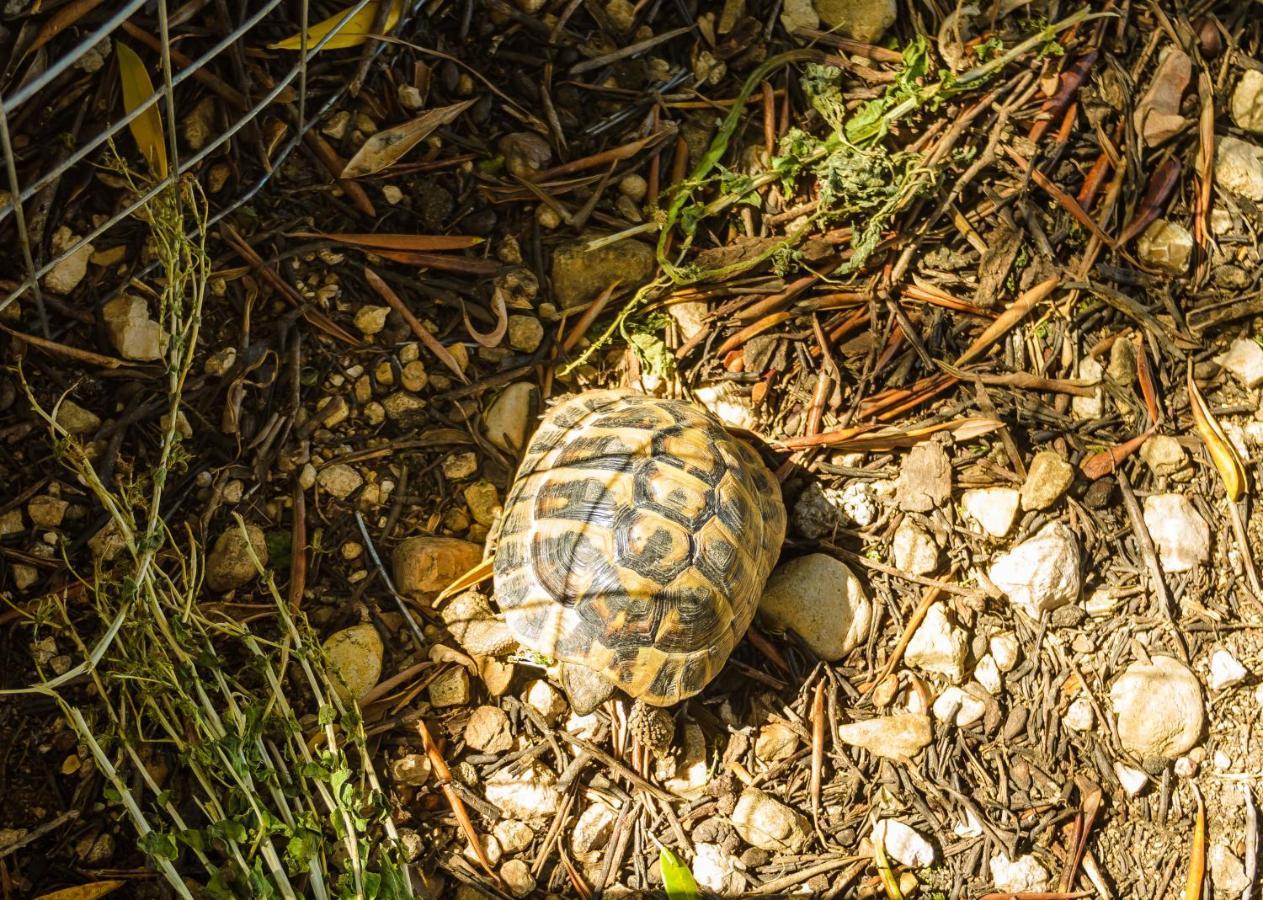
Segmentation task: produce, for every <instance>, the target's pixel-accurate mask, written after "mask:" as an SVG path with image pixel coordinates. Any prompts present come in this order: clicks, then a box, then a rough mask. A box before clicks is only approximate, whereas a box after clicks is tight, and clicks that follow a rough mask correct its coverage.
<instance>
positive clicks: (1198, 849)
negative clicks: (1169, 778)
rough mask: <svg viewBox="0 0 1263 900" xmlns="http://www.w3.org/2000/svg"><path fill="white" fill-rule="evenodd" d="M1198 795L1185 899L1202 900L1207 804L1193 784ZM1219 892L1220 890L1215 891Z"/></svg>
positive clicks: (1204, 874)
mask: <svg viewBox="0 0 1263 900" xmlns="http://www.w3.org/2000/svg"><path fill="white" fill-rule="evenodd" d="M1192 788H1193V795H1194V796H1196V797H1197V819H1196V820H1194V822H1193V847H1192V849H1191V850H1190V851H1189V855H1188V881H1186V882H1185V883H1184V900H1201V896H1202V881H1203V880H1204V879H1205V877H1206V805H1205V804H1204V803H1203V802H1202V792H1201V791H1199V790H1198V789H1197V785H1192ZM1215 893H1216V894H1218V893H1219V891H1218V890H1216V891H1215Z"/></svg>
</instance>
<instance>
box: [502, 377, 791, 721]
mask: <svg viewBox="0 0 1263 900" xmlns="http://www.w3.org/2000/svg"><path fill="white" fill-rule="evenodd" d="M504 510H505V511H504V518H503V521H502V527H501V533H500V541H499V545H498V547H497V549H496V559H495V588H496V597H497V599H498V600H499V603H500V608H501V609H502V610H503V611H504V614H505V619H506V621H507V622H508V625H509V628H510V629H512V631H513V633H514V635H515V636H516V637H517V639H518V640H519V641H520V642H521V643H522V644H524V645H526V646H527V647H530V648H532V649H534V650H536V651H538V652H540V653H543V654H546V655H548V656H551V657H553V658H554V659H558V660H561V661H562V662H566V663H573V664H579V665H584V666H587V667H588V668H590V669H593V670H595V671H597V672H599V673H601V674H602V675H603V676H605V677H606V678H608V679H609V680H610V681H612V682H613V683H614V684H616V685H618V686H619V687H620V688H622V689H623V690H624V691H626V692H627V693H628V694H630V695H631V696H633V697H639V698H640V699H642V700H644V701H645V702H646V703H651V704H655V705H658V706H666V705H669V704H672V703H676V702H678V701H680V700H683V699H684V698H686V697H690V696H692V695H693V694H696V693H697V692H698V691H700V690H701V689H702V688H704V687H705V686H706V685H707V683H709V682H710V680H711V679H712V678H714V677H715V675H717V674H718V673H719V670H720V668H722V667H723V664H724V663H725V662H726V661H727V659H728V654H729V653H731V652H732V648H733V647H734V646H735V645H736V643H737V641H739V640H740V639H741V637H742V635H744V634H745V631H746V628H748V627H749V625H750V620H751V619H752V618H753V617H754V610H755V607H756V606H757V605H758V601H759V596H760V595H761V594H762V591H763V585H764V582H765V581H766V580H767V576H768V574H769V573H770V572H771V571H772V566H773V565H775V564H776V559H777V556H778V555H779V554H780V550H781V542H782V541H783V540H784V538H785V507H784V505H783V504H782V502H781V491H780V486H779V485H778V484H777V482H776V479H775V478H774V477H773V476H772V473H771V472H769V471H768V469H767V467H766V466H765V465H764V464H763V461H762V460H761V459H760V458H759V457H758V454H756V453H755V452H754V451H753V450H752V449H751V448H750V447H749V446H747V445H746V444H745V443H743V442H742V441H740V440H738V439H737V438H735V437H733V436H732V435H730V434H729V433H728V432H727V431H726V430H724V427H723V426H722V425H721V424H720V423H719V421H718V420H717V419H715V418H714V417H713V416H712V415H711V414H710V413H708V412H706V411H704V410H701V409H698V408H697V407H695V406H692V405H690V404H688V403H683V402H680V401H676V400H659V399H655V398H653V397H646V396H643V395H640V394H633V393H630V392H627V391H588V392H587V393H584V394H580V395H579V396H577V397H574V398H573V399H571V400H568V401H566V402H565V403H562V404H560V405H558V406H556V407H554V408H553V409H552V410H550V411H549V412H548V413H547V415H545V416H544V418H543V420H542V421H541V422H540V426H539V430H538V431H536V433H535V436H534V437H533V438H532V440H531V442H530V444H529V446H528V447H527V450H526V456H525V457H524V458H523V460H522V465H521V467H520V468H519V469H518V473H517V479H516V480H515V481H514V483H513V487H512V488H511V489H510V490H509V495H508V498H507V499H506V500H505V504H504Z"/></svg>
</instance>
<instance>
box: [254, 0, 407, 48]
mask: <svg viewBox="0 0 1263 900" xmlns="http://www.w3.org/2000/svg"><path fill="white" fill-rule="evenodd" d="M380 5H381V4H380V3H378V2H377V0H370V2H368V3H366V4H365V5H364V7H363V8H362V9H361V10H360V11H359V12H357V13H355V15H353V16H350V17H349V18H348V17H347V14H346V12H347V11H346V10H343V11H342V12H340V13H334V14H333V15H331V16H330V17H329V18H327V19H325V20H324V21H322V22H317V23H316V24H315V25H312V26H310V27H309V28H308V29H307V48H308V49H311V47H313V46H314V45H316V44H318V43H320V41H321V39H323V38H324V36H325V35H326V34H328V33H329V32H331V31H335V32H337V33H336V34H334V36H333V37H331V38H329V43H327V44H325V45H324V46H323V47H321V48H320V49H322V50H344V49H346V48H347V47H358V46H359V45H360V44H362V43H364V42H365V41H366V40H368V38H369V36H370V35H372V33H373V23H374V22H376V21H377V7H378V6H380ZM350 8H351V7H347V9H350ZM402 12H403V0H392V2H391V4H390V13H389V14H388V15H387V16H386V28H385V30H386V31H390V29H392V28H394V27H395V25H396V23H398V21H399V15H400V13H402ZM343 20H345V22H344V21H343ZM302 47H303V36H302V32H299V33H298V34H295V35H292V36H290V37H287V38H286V39H285V40H283V41H277V42H276V43H275V44H268V49H269V50H301V49H302Z"/></svg>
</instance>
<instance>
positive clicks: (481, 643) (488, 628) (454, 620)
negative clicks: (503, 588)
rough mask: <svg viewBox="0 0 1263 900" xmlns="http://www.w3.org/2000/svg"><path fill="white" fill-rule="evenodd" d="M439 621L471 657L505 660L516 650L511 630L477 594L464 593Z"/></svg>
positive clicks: (450, 602) (445, 606) (444, 607)
mask: <svg viewBox="0 0 1263 900" xmlns="http://www.w3.org/2000/svg"><path fill="white" fill-rule="evenodd" d="M439 617H440V618H441V619H442V620H443V624H444V625H446V626H447V630H448V631H450V632H451V633H452V637H453V638H455V639H456V643H458V644H460V645H461V647H463V648H464V649H465V652H466V653H469V654H470V655H471V656H475V657H480V656H506V655H508V654H509V653H512V652H513V651H514V650H515V649H517V640H516V639H514V637H513V632H511V631H509V626H508V625H505V624H504V620H502V619H501V618H500V617H499V616H497V615H496V614H495V613H494V612H493V611H492V609H491V604H490V603H489V602H488V600H487V598H486V597H485V596H483V595H482V594H480V593H478V592H477V591H465V592H464V593H462V594H457V595H456V596H455V597H453V598H451V599H450V600H448V601H447V602H446V603H444V604H443V605H442V607H441V608H440V609H439Z"/></svg>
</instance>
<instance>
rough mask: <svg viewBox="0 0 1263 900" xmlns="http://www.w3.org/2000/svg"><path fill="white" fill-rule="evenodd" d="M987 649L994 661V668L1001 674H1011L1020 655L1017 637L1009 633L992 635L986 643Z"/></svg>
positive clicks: (1020, 649) (1020, 650)
mask: <svg viewBox="0 0 1263 900" xmlns="http://www.w3.org/2000/svg"><path fill="white" fill-rule="evenodd" d="M988 647H989V648H990V650H991V656H992V657H993V658H994V659H995V664H996V668H998V669H999V670H1000V671H1001V672H1012V671H1013V669H1014V667H1015V666H1016V665H1017V661H1018V660H1019V659H1020V658H1021V655H1022V648H1021V646H1020V645H1019V644H1018V642H1017V635H1015V634H1014V633H1013V632H1011V631H1006V632H1004V633H1003V634H997V635H994V636H993V637H992V638H991V640H990V641H989V642H988Z"/></svg>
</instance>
